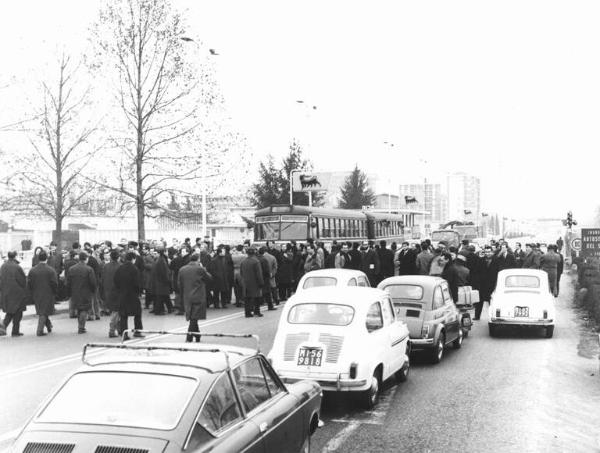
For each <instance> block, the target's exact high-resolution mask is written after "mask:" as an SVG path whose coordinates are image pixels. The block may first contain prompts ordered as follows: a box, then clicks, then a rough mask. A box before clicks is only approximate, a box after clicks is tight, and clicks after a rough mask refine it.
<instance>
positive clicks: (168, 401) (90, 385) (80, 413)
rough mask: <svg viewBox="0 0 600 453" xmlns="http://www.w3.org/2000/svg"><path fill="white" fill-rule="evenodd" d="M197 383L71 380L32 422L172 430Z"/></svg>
mask: <svg viewBox="0 0 600 453" xmlns="http://www.w3.org/2000/svg"><path fill="white" fill-rule="evenodd" d="M196 387H197V381H196V380H195V379H192V378H187V377H182V376H174V375H167V374H151V373H131V372H113V371H109V372H105V371H94V372H87V373H78V374H75V375H73V376H72V377H71V378H70V379H69V380H68V381H67V382H66V383H65V385H64V386H63V387H62V388H61V389H60V390H59V392H58V393H57V394H56V396H55V397H54V398H53V399H52V400H51V401H50V403H48V405H47V406H46V407H45V408H44V410H43V411H42V413H41V414H40V415H39V416H38V418H37V421H38V422H41V423H76V424H90V425H112V426H131V427H135V428H150V429H163V430H168V429H173V428H175V427H176V426H177V424H178V423H179V419H180V418H181V415H182V414H183V411H184V410H185V408H186V406H187V405H188V402H189V401H190V399H191V397H192V395H193V393H194V391H195V389H196Z"/></svg>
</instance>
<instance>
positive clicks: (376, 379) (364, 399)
mask: <svg viewBox="0 0 600 453" xmlns="http://www.w3.org/2000/svg"><path fill="white" fill-rule="evenodd" d="M380 390H381V374H380V373H379V371H378V370H375V372H374V373H373V376H372V377H371V386H370V387H369V388H368V389H367V390H365V391H364V392H362V393H361V406H362V407H363V408H364V409H367V410H370V409H373V408H374V407H375V406H377V403H378V402H379V392H380Z"/></svg>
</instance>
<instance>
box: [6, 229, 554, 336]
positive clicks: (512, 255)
mask: <svg viewBox="0 0 600 453" xmlns="http://www.w3.org/2000/svg"><path fill="white" fill-rule="evenodd" d="M562 262H563V261H562V255H560V253H559V249H558V247H557V246H552V245H551V246H549V247H548V251H547V252H546V253H542V252H541V251H540V247H539V244H526V249H525V250H522V249H521V245H520V244H519V243H517V244H516V247H515V249H514V250H512V249H511V248H510V247H509V246H508V243H506V242H505V241H503V240H500V241H498V242H495V241H491V242H490V244H489V245H487V246H485V247H484V248H483V249H481V250H479V251H477V249H476V247H475V246H474V245H472V244H469V241H463V244H462V246H461V247H460V248H455V247H447V246H446V245H445V244H444V243H443V242H442V243H440V244H438V245H437V246H436V247H433V246H432V244H431V242H430V241H429V240H425V241H423V242H421V243H420V244H419V243H409V242H408V241H406V242H403V243H401V244H400V245H398V244H396V243H392V244H391V245H390V247H389V248H388V246H387V243H386V241H380V242H379V243H377V244H375V243H374V242H372V241H365V242H362V243H361V242H342V243H338V242H336V241H333V243H332V244H330V246H329V247H326V246H325V245H324V244H323V243H322V242H315V241H312V240H310V239H309V240H308V241H307V242H306V243H296V242H295V241H291V242H289V243H286V244H280V245H275V244H274V243H270V242H267V243H266V244H265V245H263V246H260V247H255V246H253V245H252V244H250V243H249V242H245V243H244V244H240V245H237V246H235V247H230V246H229V245H223V244H221V245H218V246H216V247H214V246H213V244H212V243H210V242H205V241H202V240H201V239H200V238H196V241H195V242H191V240H190V239H189V238H186V239H185V241H183V242H182V243H180V242H179V241H178V240H176V239H173V241H172V244H171V245H170V246H168V245H167V244H166V243H165V241H163V240H161V241H155V242H145V243H137V242H134V241H130V242H128V243H121V244H117V245H114V246H113V244H112V243H111V242H109V241H106V242H103V243H101V244H95V245H93V246H92V245H91V244H89V243H85V244H84V245H83V247H81V246H80V244H79V243H73V244H72V248H71V249H70V250H68V251H64V252H63V253H59V252H58V250H57V247H56V244H55V243H51V244H50V246H49V247H48V248H42V247H38V248H37V249H36V250H35V252H34V256H33V259H32V268H31V270H30V271H29V274H28V275H27V276H26V275H25V272H24V271H23V269H22V267H21V266H20V264H19V262H18V260H17V254H16V252H9V254H8V260H6V261H5V263H4V264H3V265H2V266H1V267H0V306H1V308H2V309H3V311H4V312H5V318H4V321H3V323H1V324H0V335H1V334H6V328H8V326H9V325H10V324H11V323H12V335H13V336H16V337H18V336H21V335H22V334H23V333H22V332H21V331H20V321H21V319H22V314H23V311H24V310H25V308H26V305H27V304H28V303H33V304H35V309H36V314H37V315H38V325H37V331H36V334H37V335H39V336H44V335H46V334H47V333H50V332H52V328H53V326H52V322H51V319H50V316H52V314H53V313H54V308H55V304H56V302H57V301H60V300H67V299H68V300H69V313H70V316H71V317H72V318H77V329H78V330H77V331H78V333H81V334H83V333H86V322H88V321H95V320H100V319H101V316H108V317H109V322H108V336H109V337H117V336H120V335H122V334H123V333H124V332H126V331H127V328H128V318H129V317H133V322H134V328H135V329H136V330H141V329H142V328H143V324H142V312H143V309H142V306H143V307H144V308H145V309H148V310H149V313H150V314H153V315H156V316H162V315H165V314H171V313H173V314H174V315H185V317H186V319H187V320H188V321H189V330H188V331H189V332H198V330H199V329H198V321H199V320H202V319H206V316H207V308H208V307H211V306H212V307H214V308H215V309H225V308H228V307H229V306H231V305H233V304H235V306H237V307H242V306H243V307H244V310H245V316H246V317H248V318H250V317H261V316H263V315H262V314H261V306H263V305H265V306H266V307H267V309H268V310H276V309H277V305H279V303H280V302H281V301H285V300H286V299H287V298H288V297H290V296H291V295H292V294H293V293H294V291H295V289H296V285H297V284H298V281H299V280H300V278H301V277H302V276H303V275H304V274H305V273H306V272H310V271H312V270H316V269H323V268H345V269H355V270H361V271H363V272H364V273H365V274H366V276H367V277H368V279H369V282H370V284H371V286H373V287H375V286H377V284H378V283H379V282H380V281H382V280H383V279H385V278H387V277H391V276H394V275H419V274H420V275H434V276H441V277H443V278H445V279H446V280H447V281H448V282H449V286H450V289H451V292H452V295H453V297H454V299H455V300H457V293H458V288H459V287H460V286H466V285H470V286H472V287H473V288H474V289H478V290H479V292H480V299H481V303H480V304H478V305H477V306H476V313H475V318H474V319H479V317H480V315H481V310H482V306H483V302H484V301H489V298H490V296H491V293H492V292H493V290H494V288H495V285H496V277H497V274H498V272H499V271H501V270H502V269H507V268H511V267H529V268H536V269H543V270H545V271H546V272H548V275H549V280H550V290H551V291H552V293H553V294H554V295H555V296H557V295H558V290H559V285H558V283H559V281H560V274H561V272H562V267H563V265H562ZM125 335H127V334H125ZM135 335H137V336H141V334H140V333H139V332H136V334H135ZM193 340H194V337H193V336H189V337H188V338H187V341H193Z"/></svg>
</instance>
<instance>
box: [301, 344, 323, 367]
mask: <svg viewBox="0 0 600 453" xmlns="http://www.w3.org/2000/svg"><path fill="white" fill-rule="evenodd" d="M322 359H323V350H322V349H321V348H300V352H299V353H298V365H304V366H321V361H322Z"/></svg>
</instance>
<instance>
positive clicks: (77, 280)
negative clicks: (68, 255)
mask: <svg viewBox="0 0 600 453" xmlns="http://www.w3.org/2000/svg"><path fill="white" fill-rule="evenodd" d="M87 262H88V254H87V253H86V252H81V253H80V254H79V262H78V263H77V264H76V265H75V266H72V267H71V268H70V269H69V273H68V274H67V291H68V293H69V295H70V296H71V300H72V301H73V305H74V307H75V308H76V309H77V327H78V329H77V333H86V332H87V331H86V330H85V322H86V320H87V319H88V313H89V312H90V311H91V310H93V303H94V298H95V297H96V289H97V287H98V285H97V280H96V273H95V272H94V270H93V269H92V268H91V267H90V266H88V265H87Z"/></svg>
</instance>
